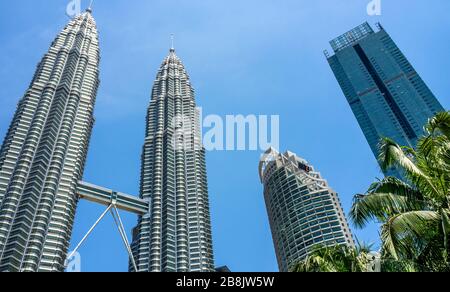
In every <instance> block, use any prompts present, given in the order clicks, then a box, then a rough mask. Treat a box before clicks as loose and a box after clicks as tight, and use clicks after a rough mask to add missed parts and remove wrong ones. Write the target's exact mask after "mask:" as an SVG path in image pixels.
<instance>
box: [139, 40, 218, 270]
mask: <svg viewBox="0 0 450 292" xmlns="http://www.w3.org/2000/svg"><path fill="white" fill-rule="evenodd" d="M199 116H200V115H199V111H198V110H197V109H196V103H195V97H194V89H193V88H192V86H191V83H190V81H189V76H188V74H187V72H186V70H185V68H184V66H183V64H182V62H181V61H180V59H179V58H178V57H177V55H176V54H175V49H173V48H172V49H171V50H170V52H169V55H168V56H167V57H166V58H165V59H164V61H163V63H162V65H161V68H160V69H159V71H158V74H157V77H156V81H155V83H154V86H153V91H152V100H151V102H150V106H149V108H148V114H147V127H146V138H145V143H144V147H143V153H142V170H141V195H140V196H141V199H144V200H148V201H149V204H150V208H149V210H150V211H149V213H148V214H146V215H144V216H141V217H140V218H139V220H138V225H137V227H136V228H135V229H134V232H133V243H132V250H133V253H134V256H135V258H136V264H137V268H138V270H139V271H150V272H171V271H179V272H187V271H195V272H198V271H203V272H210V271H214V260H213V250H212V249H213V248H212V239H211V223H210V211H209V199H208V187H207V177H206V165H205V150H204V148H203V146H202V142H201V133H200V119H199ZM130 269H131V270H133V268H132V267H131V268H130Z"/></svg>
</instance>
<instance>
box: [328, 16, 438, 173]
mask: <svg viewBox="0 0 450 292" xmlns="http://www.w3.org/2000/svg"><path fill="white" fill-rule="evenodd" d="M378 28H379V31H377V32H375V31H374V30H373V29H372V27H371V26H370V25H369V24H368V23H364V24H362V25H360V26H358V27H356V28H354V29H353V30H351V31H349V32H347V33H345V34H343V35H342V36H340V37H338V38H336V39H334V40H333V41H331V46H332V48H333V50H334V52H335V54H334V55H333V56H327V58H328V62H329V64H330V66H331V68H332V70H333V72H334V74H335V76H336V78H337V80H338V82H339V84H340V86H341V88H342V90H343V92H344V94H345V96H346V98H347V100H348V102H349V104H350V106H351V108H352V110H353V113H354V114H355V116H356V118H357V120H358V122H359V125H360V126H361V129H362V131H363V132H364V135H365V136H366V139H367V141H368V143H369V145H370V147H371V149H372V151H373V153H374V154H375V156H376V157H378V155H379V148H378V144H379V142H380V139H381V138H382V137H389V138H391V139H393V140H395V141H396V142H397V143H399V144H400V145H405V146H410V147H415V146H416V145H417V141H418V139H419V138H420V137H421V136H422V135H423V134H424V131H423V127H424V125H425V124H426V122H427V121H428V119H430V118H431V117H433V116H434V115H435V114H436V113H438V112H441V111H444V108H443V107H442V105H441V104H440V103H439V101H438V100H437V99H436V97H435V96H434V95H433V93H432V92H431V90H430V89H429V88H428V87H427V85H426V84H425V82H424V81H423V80H422V78H420V76H419V74H418V73H417V72H416V70H414V68H413V66H412V65H411V64H410V62H409V61H408V60H407V59H406V57H405V56H404V54H403V53H402V52H401V51H400V49H399V48H398V47H397V45H396V44H395V43H394V41H393V40H392V38H391V37H390V36H389V34H388V33H387V32H386V31H385V30H384V29H383V27H381V25H379V26H378ZM386 175H394V176H397V177H401V174H399V173H397V172H396V171H395V170H391V171H388V172H387V173H386Z"/></svg>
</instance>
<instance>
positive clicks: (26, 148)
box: [0, 9, 99, 272]
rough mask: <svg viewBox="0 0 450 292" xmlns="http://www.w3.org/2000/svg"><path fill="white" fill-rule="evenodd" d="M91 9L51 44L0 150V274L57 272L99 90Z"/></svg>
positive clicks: (64, 251)
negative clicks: (8, 272)
mask: <svg viewBox="0 0 450 292" xmlns="http://www.w3.org/2000/svg"><path fill="white" fill-rule="evenodd" d="M98 65H99V44H98V35H97V29H96V24H95V21H94V19H93V17H92V15H91V10H90V9H89V10H88V11H86V12H85V13H83V14H81V15H79V16H77V17H75V18H74V19H72V20H71V21H70V22H69V24H68V25H67V26H66V27H65V28H64V29H63V30H62V32H61V33H60V34H59V35H58V36H57V37H56V39H55V40H54V42H53V43H52V44H51V46H50V49H49V51H48V52H47V53H46V54H45V56H44V57H43V58H42V60H41V62H40V63H39V64H38V66H37V70H36V73H35V75H34V78H33V80H32V82H31V84H30V87H29V88H28V90H27V91H26V92H25V95H24V96H23V98H22V99H21V100H20V102H19V103H18V106H17V110H16V113H15V115H14V118H13V120H12V123H11V125H10V127H9V130H8V132H7V135H6V138H5V140H4V142H3V145H2V148H1V150H0V271H11V272H12V271H63V270H64V261H65V258H66V254H67V250H68V246H69V240H70V237H71V233H72V226H73V220H74V215H75V210H76V207H77V202H78V196H77V195H76V188H77V183H78V181H79V180H80V179H81V177H82V174H83V168H84V164H85V160H86V154H87V150H88V144H89V138H90V135H91V129H92V126H93V122H94V119H93V110H94V103H95V97H96V93H97V88H98V85H99V71H98Z"/></svg>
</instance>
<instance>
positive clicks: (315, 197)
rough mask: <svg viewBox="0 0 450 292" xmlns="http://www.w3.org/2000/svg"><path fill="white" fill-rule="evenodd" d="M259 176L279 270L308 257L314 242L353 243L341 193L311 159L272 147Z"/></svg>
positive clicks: (318, 243)
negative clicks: (332, 187)
mask: <svg viewBox="0 0 450 292" xmlns="http://www.w3.org/2000/svg"><path fill="white" fill-rule="evenodd" d="M259 175H260V178H261V182H262V183H263V185H264V198H265V201H266V207H267V213H268V215H269V221H270V227H271V229H272V237H273V242H274V246H275V252H276V255H277V259H278V265H279V268H280V271H281V272H287V271H289V270H290V269H291V268H292V267H293V266H294V265H295V264H296V263H297V262H298V261H301V260H304V259H305V258H306V257H307V256H308V254H309V253H310V252H311V250H312V248H313V247H314V246H318V245H320V246H334V245H346V246H354V242H353V237H352V234H351V231H350V228H349V225H348V223H347V220H346V218H345V215H344V212H343V209H342V206H341V203H340V201H339V198H338V195H337V193H336V192H334V191H333V190H332V189H331V188H330V187H329V186H328V183H327V181H326V180H324V179H323V178H322V177H321V175H320V173H318V172H316V171H315V170H314V168H313V167H312V166H311V165H310V164H308V162H306V161H305V160H303V159H302V158H300V157H298V156H297V155H295V154H294V153H291V152H286V153H285V154H280V153H278V152H277V151H275V150H274V149H272V148H271V149H269V150H268V151H267V152H266V153H265V154H264V156H263V158H262V159H261V162H260V164H259Z"/></svg>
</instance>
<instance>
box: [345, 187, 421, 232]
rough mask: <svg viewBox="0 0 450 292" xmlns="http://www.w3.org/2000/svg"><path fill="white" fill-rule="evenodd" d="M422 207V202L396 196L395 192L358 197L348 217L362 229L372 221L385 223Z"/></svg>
mask: <svg viewBox="0 0 450 292" xmlns="http://www.w3.org/2000/svg"><path fill="white" fill-rule="evenodd" d="M423 205H424V203H423V202H421V201H418V200H412V199H409V198H408V197H407V196H401V195H397V194H396V193H395V191H392V192H386V193H381V192H380V193H379V192H377V193H372V194H368V195H358V196H356V197H355V199H354V202H353V206H352V209H351V211H350V216H349V217H350V220H351V221H352V222H353V223H354V224H355V226H356V227H357V228H363V227H365V226H366V225H367V223H368V222H370V221H372V220H378V221H380V222H386V221H387V220H388V219H389V217H391V216H394V215H398V214H401V213H404V212H409V211H418V210H421V209H422V207H423Z"/></svg>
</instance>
